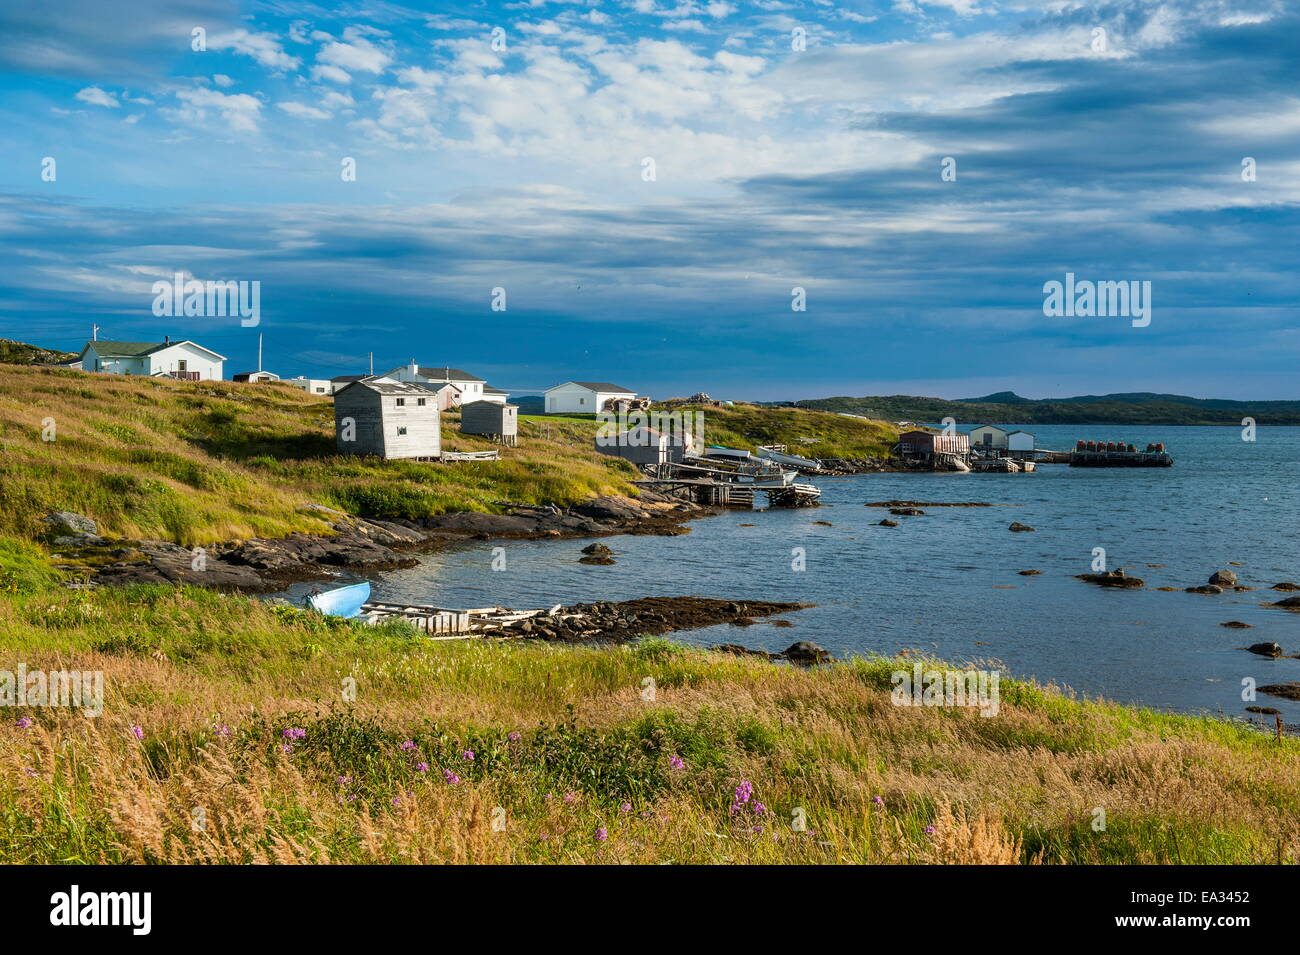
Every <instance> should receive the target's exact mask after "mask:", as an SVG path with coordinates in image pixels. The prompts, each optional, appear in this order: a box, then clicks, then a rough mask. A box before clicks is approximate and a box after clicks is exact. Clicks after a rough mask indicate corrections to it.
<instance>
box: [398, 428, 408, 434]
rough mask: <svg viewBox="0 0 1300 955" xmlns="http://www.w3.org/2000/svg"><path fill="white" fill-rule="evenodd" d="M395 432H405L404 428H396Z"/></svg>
mask: <svg viewBox="0 0 1300 955" xmlns="http://www.w3.org/2000/svg"><path fill="white" fill-rule="evenodd" d="M397 433H398V434H406V429H405V428H398V429H397Z"/></svg>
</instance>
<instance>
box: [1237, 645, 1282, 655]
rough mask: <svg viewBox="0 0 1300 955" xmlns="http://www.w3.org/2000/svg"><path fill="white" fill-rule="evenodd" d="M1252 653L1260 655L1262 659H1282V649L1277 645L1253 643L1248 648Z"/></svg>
mask: <svg viewBox="0 0 1300 955" xmlns="http://www.w3.org/2000/svg"><path fill="white" fill-rule="evenodd" d="M1246 649H1247V650H1249V651H1250V652H1251V653H1258V654H1259V655H1260V656H1261V657H1280V656H1281V655H1282V648H1281V647H1279V646H1278V645H1277V644H1276V643H1252V644H1251V645H1250V646H1248V647H1247V648H1246Z"/></svg>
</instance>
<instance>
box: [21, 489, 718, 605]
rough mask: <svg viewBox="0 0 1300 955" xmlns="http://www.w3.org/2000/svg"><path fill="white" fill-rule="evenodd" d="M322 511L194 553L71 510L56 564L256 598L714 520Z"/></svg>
mask: <svg viewBox="0 0 1300 955" xmlns="http://www.w3.org/2000/svg"><path fill="white" fill-rule="evenodd" d="M316 509H317V510H319V511H320V512H321V513H323V514H325V515H327V516H328V517H330V518H332V519H333V523H332V524H331V527H332V529H333V531H334V533H333V534H303V533H295V534H290V535H288V536H286V537H278V538H252V539H250V540H240V541H229V542H224V543H218V544H211V545H207V546H204V547H195V548H188V547H183V546H181V545H180V544H175V543H172V542H170V541H160V540H123V539H117V538H108V537H103V536H100V535H99V533H98V529H97V528H96V526H95V524H94V522H93V521H91V520H90V519H89V518H86V517H83V516H81V515H78V514H72V513H70V512H67V511H59V512H55V513H53V514H50V515H48V516H47V517H46V518H45V520H46V523H47V524H48V525H49V527H50V533H51V538H52V539H51V556H52V559H53V561H54V563H55V565H56V566H58V567H60V568H61V569H65V570H71V571H79V572H81V573H82V574H83V575H84V579H83V580H82V581H81V582H80V583H79V584H78V585H79V586H123V585H127V584H138V583H171V584H194V585H197V586H201V587H211V588H213V589H217V590H234V591H246V592H259V591H269V590H278V589H280V588H282V587H283V586H284V585H285V584H287V583H292V582H293V581H297V580H309V579H312V578H315V577H320V576H324V575H325V574H327V573H328V572H329V571H330V570H338V569H344V570H351V571H372V570H392V569H394V568H398V567H411V566H414V565H415V564H416V563H418V561H417V560H416V559H415V558H414V557H413V556H411V552H413V551H418V550H423V549H428V548H431V547H437V546H439V545H445V544H448V543H452V542H456V541H463V540H493V539H500V540H508V539H514V540H529V539H562V538H581V537H601V536H608V535H613V534H658V535H677V534H686V533H689V531H690V528H688V527H686V526H685V522H687V521H691V520H696V519H698V518H701V517H707V516H709V515H711V514H713V513H714V512H713V511H711V510H709V509H708V508H704V507H700V506H698V505H695V504H689V503H684V502H682V501H680V500H677V499H675V498H669V497H666V496H663V495H660V494H657V493H655V492H653V491H649V490H646V491H643V492H642V495H641V497H640V498H639V499H637V500H632V499H630V498H624V497H615V496H603V497H596V498H593V499H592V500H590V501H584V502H583V503H581V504H576V505H574V506H572V507H569V508H567V509H563V510H562V509H560V508H558V507H531V506H523V505H516V506H509V505H507V506H506V512H505V513H501V514H481V513H475V512H467V511H462V512H457V513H451V514H441V515H438V516H435V517H428V518H422V519H420V520H378V519H366V518H359V517H350V516H348V515H345V514H343V513H342V512H341V511H334V510H331V509H329V508H326V507H322V506H319V505H317V506H316Z"/></svg>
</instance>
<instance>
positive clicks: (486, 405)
mask: <svg viewBox="0 0 1300 955" xmlns="http://www.w3.org/2000/svg"><path fill="white" fill-rule="evenodd" d="M460 433H461V434H483V435H487V436H488V437H490V438H492V439H493V440H494V441H496V442H498V443H499V444H505V445H509V446H510V447H514V446H515V442H516V441H518V439H519V408H518V406H517V405H507V404H501V403H500V402H497V401H471V402H470V403H469V404H465V405H461V406H460Z"/></svg>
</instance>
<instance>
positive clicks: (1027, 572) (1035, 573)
mask: <svg viewBox="0 0 1300 955" xmlns="http://www.w3.org/2000/svg"><path fill="white" fill-rule="evenodd" d="M1016 573H1017V574H1019V575H1020V576H1021V577H1036V576H1038V575H1039V574H1041V573H1042V571H1041V570H1018V571H1016Z"/></svg>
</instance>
